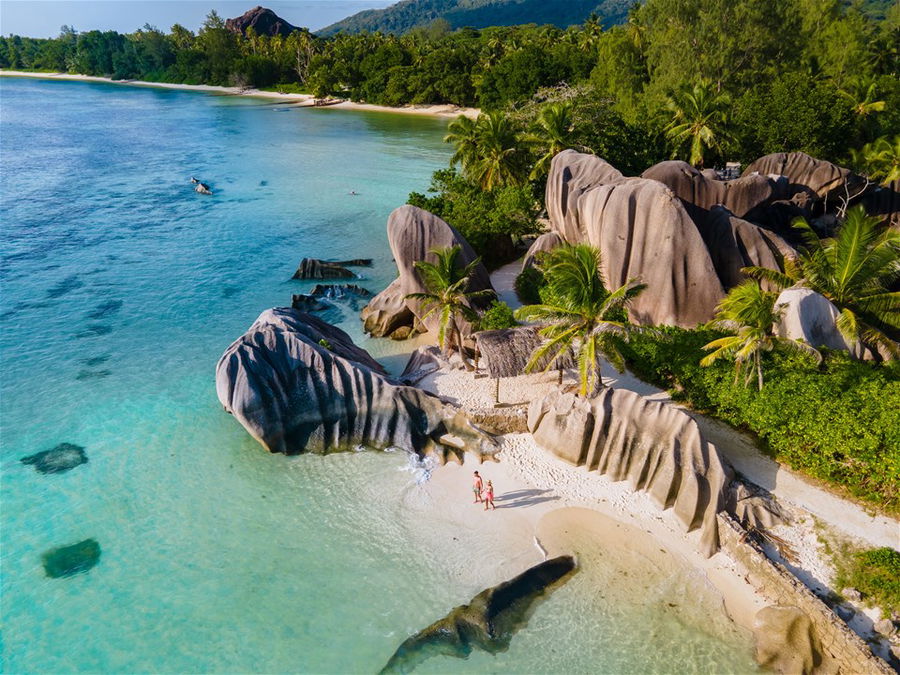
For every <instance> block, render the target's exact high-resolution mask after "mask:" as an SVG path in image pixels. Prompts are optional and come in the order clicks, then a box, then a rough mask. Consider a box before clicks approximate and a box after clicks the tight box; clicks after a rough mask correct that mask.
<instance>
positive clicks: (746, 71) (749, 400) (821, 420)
mask: <svg viewBox="0 0 900 675" xmlns="http://www.w3.org/2000/svg"><path fill="white" fill-rule="evenodd" d="M589 4H590V3H589ZM398 8H399V10H404V8H406V10H409V11H413V9H414V8H413V7H412V6H411V5H410V6H408V5H404V4H403V3H401V5H398ZM519 9H521V7H520V8H519ZM575 9H577V10H578V11H582V10H584V9H585V8H582V7H580V6H579V7H578V8H575ZM404 11H405V10H404ZM573 11H574V10H573ZM588 11H589V10H588ZM230 23H231V22H230ZM558 23H560V22H558ZM738 27H739V28H738ZM410 28H411V26H410V25H408V22H407V23H404V24H403V26H402V27H400V28H398V29H397V30H396V32H397V33H402V34H393V33H379V32H374V33H368V32H362V33H357V34H346V33H338V34H334V35H331V36H329V37H320V36H316V35H314V34H312V33H310V32H309V31H308V30H306V29H293V30H288V31H285V30H281V31H280V32H273V34H272V35H260V34H257V33H256V32H255V31H254V29H253V28H247V29H241V30H238V31H235V30H234V28H233V26H231V27H227V26H226V22H225V21H224V20H222V19H221V18H220V17H219V16H218V15H217V14H216V13H215V12H211V13H210V15H209V17H208V18H207V20H206V22H205V23H204V25H203V27H202V28H201V29H200V31H199V32H198V33H197V34H196V35H195V34H194V33H192V32H191V31H189V30H187V29H185V28H183V27H182V26H178V25H175V26H173V27H172V29H171V30H170V32H169V33H163V32H162V31H160V30H158V29H156V28H153V27H150V26H145V27H144V28H143V29H141V30H139V31H136V32H135V33H132V34H128V35H122V34H119V33H116V32H111V31H110V32H100V31H88V32H84V33H77V32H76V31H75V30H73V29H71V28H64V29H63V31H62V33H61V35H60V36H59V37H58V38H55V39H49V40H39V39H30V38H22V37H19V36H10V37H7V38H2V39H0V66H2V67H4V68H12V69H33V70H49V71H69V72H77V73H83V74H89V75H104V76H110V77H113V78H118V79H121V78H140V79H143V80H150V81H160V82H182V83H205V84H219V85H236V86H240V87H259V88H274V89H277V90H281V91H304V92H310V93H312V94H314V95H316V96H319V97H329V96H339V97H346V98H350V99H353V100H357V101H365V102H371V103H378V104H386V105H404V104H426V103H450V104H456V105H459V106H477V107H479V108H480V109H481V111H482V112H481V114H480V115H479V116H478V117H477V119H472V118H469V117H460V118H458V119H457V120H454V121H453V122H452V123H451V124H450V126H449V128H448V131H447V137H446V140H447V141H448V142H449V143H452V144H453V147H454V149H455V153H454V155H453V157H452V159H451V166H450V167H449V168H447V169H444V170H440V171H438V172H436V173H435V174H434V176H433V180H432V185H431V188H430V190H429V192H428V193H427V194H416V193H414V194H412V195H410V203H411V204H413V205H416V206H419V207H421V208H424V209H426V210H428V211H430V212H432V213H434V214H436V215H438V216H440V217H442V218H443V219H445V220H446V221H447V222H448V223H450V224H451V225H453V226H454V227H456V228H457V229H458V230H459V231H460V233H461V234H462V235H463V236H464V237H465V239H466V240H467V241H468V242H470V243H471V245H472V246H473V247H474V249H475V251H476V252H477V253H478V254H480V255H481V256H482V259H483V260H484V262H485V264H487V265H488V267H489V268H490V267H496V266H499V265H501V264H503V263H506V262H508V261H510V260H513V259H515V258H516V257H517V256H518V255H520V252H519V250H518V248H517V244H518V242H520V241H521V240H522V238H523V237H527V236H530V235H536V234H538V233H539V232H540V231H541V230H542V228H543V225H542V222H541V220H540V216H541V214H542V213H543V212H544V210H545V208H546V205H545V204H544V192H545V182H546V178H547V173H548V171H549V165H550V160H551V159H552V158H553V157H554V156H555V155H556V154H557V153H559V152H560V151H561V150H564V149H570V148H571V149H575V150H578V151H580V152H589V153H593V154H596V155H598V156H600V157H603V158H604V159H606V160H607V161H609V162H610V163H611V164H612V165H614V166H616V167H618V168H620V169H621V170H622V171H623V172H625V173H626V174H631V175H636V174H639V173H640V172H641V171H642V170H643V169H645V168H646V167H648V166H650V165H651V164H654V163H655V162H659V161H662V160H665V159H667V158H669V157H675V158H680V159H684V160H686V161H688V162H689V163H691V164H693V165H694V166H697V167H701V168H702V167H713V166H719V167H721V166H723V165H724V163H725V161H726V160H727V161H734V162H740V163H745V164H746V163H747V162H749V161H751V160H753V159H755V158H756V157H759V156H761V155H764V154H766V153H771V152H780V151H787V150H790V151H802V152H806V153H809V154H810V155H813V156H816V157H819V158H821V159H825V160H830V161H834V162H840V163H843V164H845V165H847V166H849V167H851V168H852V169H854V170H856V171H857V172H859V173H860V174H862V175H864V176H867V177H868V179H869V180H870V181H872V182H873V183H883V184H885V185H887V184H889V183H890V182H891V181H896V180H897V179H898V178H900V78H898V77H897V75H898V58H900V53H898V47H897V45H898V44H900V41H898V34H900V7H898V6H897V5H893V6H882V5H877V3H876V4H872V3H870V4H869V5H867V6H862V5H851V6H848V5H846V4H844V3H841V2H839V0H829V1H828V2H825V3H821V2H811V1H810V0H790V1H789V2H783V3H778V4H777V6H773V5H772V4H771V3H769V2H764V1H763V0H738V1H737V2H724V1H722V2H716V3H714V6H706V5H704V7H703V8H701V7H700V6H699V5H697V3H694V2H689V1H688V0H648V1H647V2H645V3H644V4H642V5H640V6H635V7H634V8H632V9H631V11H630V12H629V13H628V15H627V19H625V20H624V21H623V22H622V23H621V24H619V25H612V26H609V27H607V26H604V25H603V24H602V22H601V20H600V19H599V18H598V17H597V16H596V15H591V16H590V17H588V19H587V20H586V21H584V22H583V23H581V24H579V25H574V26H571V27H569V28H560V27H558V26H554V25H541V26H538V25H524V26H511V27H496V26H494V27H487V28H483V29H473V28H465V27H462V28H458V29H455V30H454V28H455V26H454V25H451V24H449V23H448V22H447V21H445V20H438V21H433V22H432V23H430V24H428V25H419V26H418V27H415V28H413V29H411V30H410ZM851 232H852V233H853V235H854V236H853V237H851ZM857 235H861V236H864V237H865V241H867V242H868V243H869V246H870V248H869V249H855V250H850V248H849V247H852V244H853V241H858V238H857ZM798 238H799V239H802V240H803V241H801V242H800V244H801V245H800V246H799V247H798V250H799V251H800V257H799V258H798V259H797V260H796V261H792V260H791V259H788V260H787V261H786V263H787V265H786V266H785V267H784V269H783V270H781V271H780V272H772V271H771V270H756V271H753V270H749V271H748V274H749V275H750V276H752V277H754V278H756V279H758V280H763V281H764V282H765V283H767V284H769V286H767V288H766V289H765V290H764V289H763V288H762V287H761V286H760V285H759V284H758V282H753V281H748V282H747V283H746V284H742V285H740V286H738V287H736V288H734V289H732V291H731V293H730V294H729V296H728V298H727V299H726V301H724V302H723V303H722V306H721V308H720V316H719V320H718V322H717V323H714V324H710V325H709V326H708V327H701V328H699V329H697V330H686V329H675V328H672V329H665V332H667V333H668V339H666V340H660V339H658V337H653V336H652V335H639V334H635V336H634V339H633V340H630V341H629V343H628V344H622V345H621V349H620V348H619V347H618V346H617V347H615V348H613V347H612V346H611V345H612V344H613V343H615V342H616V337H615V335H616V334H617V333H618V334H620V335H621V334H623V331H625V330H626V328H624V326H626V325H627V324H622V325H623V327H622V328H619V329H616V330H615V331H611V332H608V333H604V334H603V345H599V344H597V345H594V348H596V349H598V350H599V351H598V352H597V353H600V352H605V353H606V354H607V355H614V356H617V355H624V357H623V358H624V359H625V360H627V362H628V364H629V366H630V367H631V368H632V369H634V370H635V372H637V373H638V374H640V375H642V376H643V377H646V378H647V379H650V380H651V381H653V382H655V383H657V384H660V385H663V386H666V387H670V388H673V390H674V391H675V393H676V396H677V397H679V398H682V399H683V400H686V401H688V402H690V403H691V404H692V405H694V406H695V407H697V408H699V409H702V410H708V411H710V412H713V413H715V414H716V415H718V416H719V417H721V418H723V419H725V420H727V421H729V422H731V423H733V424H735V425H737V426H740V427H744V428H747V429H750V430H751V431H753V432H754V433H756V434H758V435H759V437H760V439H761V441H762V443H763V445H764V446H766V447H768V448H769V449H770V450H771V451H772V452H773V453H774V454H776V455H777V456H778V457H780V458H782V459H784V460H785V461H787V462H789V463H790V464H792V465H793V466H795V467H797V468H800V469H802V470H805V471H807V472H808V473H810V474H811V475H814V476H816V477H819V478H823V479H826V480H829V481H831V482H833V483H835V484H839V485H842V486H844V487H846V488H847V489H849V490H850V491H851V492H852V493H853V494H855V495H857V496H859V497H862V498H865V499H869V500H871V501H872V503H875V504H878V505H879V506H881V507H883V508H886V509H887V510H891V511H894V512H896V511H897V509H898V508H900V497H898V495H900V486H898V483H897V477H898V476H900V456H898V454H900V451H898V448H900V439H898V438H897V437H896V430H897V425H896V424H892V423H891V420H892V419H893V417H892V412H891V411H892V409H893V410H896V409H897V408H900V391H898V382H897V377H896V375H897V373H896V367H895V365H893V364H890V365H883V366H882V365H873V364H870V363H860V362H858V361H854V360H852V359H849V358H847V357H846V356H842V355H840V354H837V353H827V352H826V353H825V354H824V357H823V354H822V353H820V352H818V351H815V350H812V347H810V346H806V347H809V348H808V349H805V351H807V352H810V353H812V352H815V353H814V354H813V355H812V356H809V355H804V354H794V353H793V352H796V351H798V348H797V344H796V343H790V342H785V341H779V340H776V339H775V337H774V334H773V330H772V325H773V321H774V319H775V315H776V313H777V312H776V309H775V307H774V300H775V297H776V295H777V293H776V292H774V291H773V290H770V288H772V287H777V288H784V287H787V286H791V285H793V284H796V283H806V284H807V285H809V286H811V287H812V288H814V289H815V290H817V291H819V292H822V293H824V294H825V296H826V297H828V298H829V299H830V300H831V301H832V302H834V303H835V304H836V305H837V306H838V307H839V308H840V309H841V311H842V315H841V318H840V323H839V327H840V329H841V331H842V332H844V333H846V334H847V335H848V336H849V337H850V338H851V339H858V338H860V336H864V339H865V340H867V341H868V342H870V343H871V342H872V341H873V340H874V342H876V343H878V344H880V345H882V346H883V347H884V348H885V349H887V350H888V351H895V350H896V340H897V337H898V320H897V303H898V300H897V294H896V290H895V289H896V280H897V274H898V271H897V270H898V262H897V240H896V236H895V232H894V234H886V233H884V232H881V233H880V234H879V228H878V225H877V222H876V221H874V220H872V219H866V218H865V214H864V213H862V212H861V211H851V212H850V214H849V215H848V217H847V222H846V223H845V224H844V225H843V227H841V228H840V229H838V230H837V236H836V237H835V238H826V239H823V240H822V241H821V242H820V241H819V235H818V234H817V233H816V232H814V231H813V230H812V229H810V228H809V227H808V226H807V227H806V229H805V230H804V231H803V233H802V235H800V234H799V233H798ZM851 239H852V241H851ZM876 240H877V241H876ZM874 250H877V251H878V253H877V254H873V255H872V256H869V255H868V253H866V251H868V252H869V253H871V251H874ZM599 255H602V252H599ZM848 256H849V257H848ZM829 261H830V262H829ZM445 262H446V261H445ZM548 264H549V261H548ZM837 264H844V265H845V266H847V269H850V268H851V267H852V273H851V274H845V275H844V276H841V277H840V279H839V280H837V281H836V279H837V277H836V276H835V269H834V266H835V265H837ZM829 265H831V267H829ZM550 269H556V268H555V267H554V265H550V266H549V267H548V268H547V270H548V273H549V281H552V279H553V275H554V273H553V272H549V270H550ZM432 271H434V272H435V274H437V272H438V270H437V268H436V269H435V270H432ZM438 276H439V275H438ZM445 276H446V275H445ZM457 276H458V275H456V276H452V278H453V279H454V281H455V282H458V281H459V279H458V278H457ZM450 278H451V277H448V279H450ZM634 283H635V284H638V283H639V280H636V281H635V282H634ZM518 285H519V290H520V293H522V294H523V296H527V297H525V299H526V301H527V302H530V303H531V304H532V305H538V306H543V307H544V308H545V309H544V310H542V311H541V310H537V309H535V310H532V313H533V314H535V316H537V314H541V316H542V317H543V318H547V313H548V311H549V310H547V309H546V308H547V307H548V306H549V305H552V303H550V302H548V301H547V297H546V296H547V294H548V293H550V291H548V290H545V289H546V288H547V287H548V279H547V278H544V277H543V274H542V273H541V272H540V271H539V269H531V270H527V271H526V272H525V273H524V274H523V276H522V277H521V278H520V280H519V284H518ZM772 285H774V286H772ZM549 286H550V288H553V287H555V284H554V283H550V284H549ZM635 288H639V286H635V287H634V288H631V290H630V291H628V292H635ZM457 290H458V289H457ZM619 292H624V291H623V289H619V291H616V292H615V293H613V294H612V297H618V296H616V293H619ZM648 292H650V293H652V289H650V290H649V291H648ZM556 300H559V297H557V298H556ZM607 300H608V298H606V296H605V291H604V294H601V295H599V296H593V299H590V302H589V305H590V308H591V309H590V313H594V315H595V316H596V314H595V310H599V308H600V306H601V305H602V304H603V303H604V302H606V301H607ZM585 301H587V299H585ZM598 302H599V303H600V305H598V304H597V303H598ZM576 304H577V303H576ZM434 306H435V307H437V306H438V305H437V304H435V305H434ZM572 307H575V305H571V306H570V308H572ZM441 311H444V312H446V311H449V310H447V309H446V306H445V307H444V309H442V310H441ZM454 311H455V310H454ZM574 311H575V312H576V316H582V321H583V320H584V319H585V315H584V311H586V306H581V308H580V309H576V310H574ZM451 314H452V312H451ZM525 314H527V312H526V313H525ZM523 316H524V314H523ZM460 318H463V317H460ZM468 318H469V319H471V318H472V317H468ZM570 318H571V317H570ZM597 318H599V317H597ZM607 319H609V317H607ZM512 321H513V319H512V313H511V312H510V311H509V310H508V309H506V308H502V307H495V308H494V310H493V314H492V315H491V316H489V317H488V319H487V323H486V324H485V326H489V327H495V328H496V327H502V326H503V325H504V324H507V323H511V322H512ZM729 322H730V323H731V324H732V325H735V326H736V327H737V328H736V329H735V331H734V332H731V333H730V334H731V337H728V333H729V331H723V330H722V329H723V327H724V326H726V325H728V324H729ZM573 325H574V324H573ZM583 325H591V324H590V321H589V322H588V323H587V324H583ZM609 325H611V326H615V325H616V324H615V323H613V324H609ZM453 326H454V323H453V322H452V321H451V322H450V335H448V338H452V336H453V334H454V329H453ZM556 330H557V329H552V330H551V333H552V335H551V334H548V337H550V338H551V340H557V339H558V338H559V336H558V335H557V334H556V332H554V331H556ZM558 330H559V331H561V332H560V335H564V334H565V335H568V336H569V337H572V336H575V335H577V333H578V332H577V331H575V332H574V333H573V332H571V331H570V332H568V333H567V332H566V330H564V329H562V328H560V329H558ZM851 334H853V335H851ZM585 335H587V333H586V334H585ZM610 336H612V337H610ZM581 337H582V338H584V336H581ZM452 339H454V340H456V341H457V342H458V341H459V338H458V337H457V338H452ZM567 340H568V339H565V340H563V341H562V342H559V343H558V344H562V343H566V344H568V342H567ZM553 344H557V342H553ZM584 344H593V343H591V342H590V341H588V342H587V343H584ZM569 346H571V345H569ZM704 346H705V347H707V348H708V349H711V350H712V351H711V353H709V352H707V353H704V351H703V349H702V348H703V347H704ZM799 350H800V351H804V348H803V347H801V348H799ZM591 353H593V352H591ZM704 356H705V358H704ZM720 357H727V358H720ZM701 359H703V361H702V365H701ZM616 360H617V361H618V360H619V359H618V356H617V359H616ZM727 360H733V361H736V363H737V364H738V366H740V365H742V364H745V363H747V364H749V366H750V368H749V371H750V372H751V373H752V375H753V376H754V377H753V379H754V380H755V381H756V383H757V386H756V387H749V386H744V384H743V383H742V382H740V381H737V380H735V379H734V378H732V376H731V375H730V374H729V366H727V365H726V364H725V363H724V362H725V361H727ZM589 361H590V359H588V360H587V361H585V363H586V364H587V363H589ZM714 361H716V362H715V363H714ZM585 369H586V370H585ZM583 370H584V372H588V371H589V368H588V366H587V365H585V366H583ZM764 373H765V376H764ZM764 381H765V386H763V382H764ZM593 382H594V380H591V385H590V388H591V389H594V388H595V387H596V385H595V384H593ZM584 386H585V387H586V386H588V382H585V383H584ZM754 389H755V391H754ZM800 392H802V394H801V393H800ZM876 392H877V395H876ZM826 408H827V409H831V410H834V411H835V413H834V414H831V415H828V416H823V415H822V414H821V411H822V410H823V409H826ZM838 411H840V413H838Z"/></svg>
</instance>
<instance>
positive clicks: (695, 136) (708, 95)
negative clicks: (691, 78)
mask: <svg viewBox="0 0 900 675" xmlns="http://www.w3.org/2000/svg"><path fill="white" fill-rule="evenodd" d="M666 107H667V108H668V109H669V111H670V112H671V113H672V121H671V122H669V124H668V125H666V128H665V132H666V138H667V139H668V140H669V142H670V143H671V144H672V148H673V152H672V157H673V158H674V157H679V156H684V155H685V154H687V157H688V160H687V161H688V162H690V163H691V164H693V165H694V166H697V167H702V166H703V160H704V158H705V157H706V156H707V154H708V152H709V151H715V150H718V151H720V152H721V149H722V146H723V144H724V142H725V140H726V138H725V135H726V131H725V130H726V129H727V127H728V111H729V109H730V108H731V97H730V96H728V95H727V94H725V93H722V92H719V91H716V87H715V86H714V85H713V83H712V81H710V80H705V79H702V80H700V81H699V82H697V83H696V84H694V85H692V86H690V87H687V86H685V87H682V89H681V90H680V91H678V92H676V93H674V94H672V95H671V96H669V97H668V98H667V99H666Z"/></svg>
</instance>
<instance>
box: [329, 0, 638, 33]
mask: <svg viewBox="0 0 900 675" xmlns="http://www.w3.org/2000/svg"><path fill="white" fill-rule="evenodd" d="M632 3H633V0H602V2H598V1H597V0H566V2H548V1H547V0H401V2H398V3H396V4H394V5H391V6H390V7H386V8H384V9H368V10H365V11H362V12H359V13H357V14H354V15H353V16H350V17H347V18H346V19H343V20H342V21H338V22H337V23H334V24H332V25H330V26H327V27H325V28H323V29H322V30H320V31H318V34H319V35H322V36H330V35H334V34H336V33H362V32H370V33H371V32H376V31H380V32H382V33H395V34H397V35H400V34H403V33H407V32H409V31H410V30H413V29H414V28H422V27H424V26H427V25H428V24H430V23H431V22H433V21H438V20H440V21H442V22H443V21H445V22H446V24H447V25H448V27H449V28H451V29H456V28H462V27H466V26H467V27H470V28H486V27H488V26H515V25H519V24H526V23H534V24H539V25H542V24H551V25H554V26H558V27H559V28H568V27H569V26H573V25H575V24H579V23H582V22H583V21H584V20H585V19H587V18H588V17H589V16H590V15H591V14H592V13H594V14H597V15H598V16H599V17H601V18H602V19H603V21H604V23H606V24H607V25H612V24H616V23H621V22H622V21H624V20H625V18H626V17H627V16H628V9H629V8H630V7H631V5H632Z"/></svg>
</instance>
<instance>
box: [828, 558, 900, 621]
mask: <svg viewBox="0 0 900 675" xmlns="http://www.w3.org/2000/svg"><path fill="white" fill-rule="evenodd" d="M839 582H840V583H839V587H843V586H852V587H853V588H856V589H857V590H858V591H859V592H860V593H862V594H863V595H864V596H868V598H869V599H871V601H872V603H873V604H875V605H878V606H880V607H881V608H882V609H883V610H886V613H887V614H890V612H891V611H898V612H900V553H898V552H897V551H895V550H894V549H892V548H874V549H870V550H868V551H859V552H857V553H855V554H854V555H853V558H852V561H851V563H850V566H849V569H848V570H846V571H845V572H844V573H843V574H841V578H840V579H839Z"/></svg>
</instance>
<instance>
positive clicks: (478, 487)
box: [472, 471, 483, 504]
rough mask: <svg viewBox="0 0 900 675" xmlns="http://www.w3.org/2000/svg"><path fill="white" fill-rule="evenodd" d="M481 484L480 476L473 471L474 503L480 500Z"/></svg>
mask: <svg viewBox="0 0 900 675" xmlns="http://www.w3.org/2000/svg"><path fill="white" fill-rule="evenodd" d="M482 487H483V484H482V482H481V476H480V475H478V472H477V471H476V472H475V476H474V477H473V478H472V492H474V493H475V501H474V502H473V503H474V504H477V503H478V502H480V501H481V489H482Z"/></svg>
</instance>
